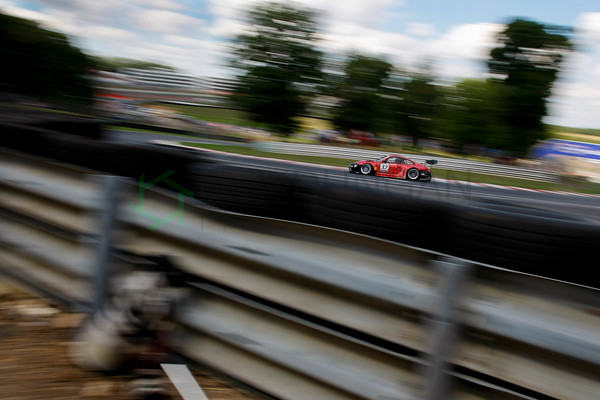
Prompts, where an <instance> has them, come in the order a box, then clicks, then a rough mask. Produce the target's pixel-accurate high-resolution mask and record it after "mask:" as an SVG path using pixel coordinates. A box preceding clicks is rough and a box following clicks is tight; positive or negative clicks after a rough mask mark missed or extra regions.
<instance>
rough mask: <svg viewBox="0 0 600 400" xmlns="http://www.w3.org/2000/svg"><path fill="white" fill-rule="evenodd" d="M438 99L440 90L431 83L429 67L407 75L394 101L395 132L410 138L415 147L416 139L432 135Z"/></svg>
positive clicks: (431, 77)
mask: <svg viewBox="0 0 600 400" xmlns="http://www.w3.org/2000/svg"><path fill="white" fill-rule="evenodd" d="M439 98H440V90H439V89H438V87H437V86H436V85H435V84H434V83H433V75H432V74H431V71H430V68H429V67H422V70H421V72H419V73H416V74H408V75H407V76H406V77H405V83H404V86H403V89H402V91H401V92H400V95H399V96H398V99H397V100H395V101H394V102H395V110H396V115H395V120H396V131H398V132H402V133H403V134H405V135H407V136H411V137H412V138H413V145H415V146H416V145H417V141H418V139H424V138H427V137H430V136H431V135H433V131H434V121H435V118H436V114H437V113H438V108H439V107H438V102H439Z"/></svg>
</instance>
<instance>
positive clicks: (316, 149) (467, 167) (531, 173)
mask: <svg viewBox="0 0 600 400" xmlns="http://www.w3.org/2000/svg"><path fill="white" fill-rule="evenodd" d="M256 148H257V149H259V150H263V151H269V152H273V153H284V154H300V155H310V156H321V157H332V158H349V159H356V160H359V159H362V160H365V159H375V158H378V157H381V156H384V155H386V154H389V152H382V151H378V150H365V149H353V148H347V147H336V146H323V145H315V144H300V143H283V142H256ZM400 155H403V156H405V157H408V158H411V159H414V160H415V161H423V162H424V160H425V159H430V158H435V159H436V160H437V161H438V163H437V164H436V166H435V168H440V169H447V170H452V171H466V172H474V173H481V174H491V175H499V176H508V177H513V178H520V179H530V180H537V181H545V182H555V181H557V180H558V177H557V175H556V174H555V173H554V172H550V171H543V170H538V169H532V168H523V167H516V166H511V165H499V164H490V163H485V162H481V161H472V160H464V159H460V158H447V157H438V156H415V155H414V154H400Z"/></svg>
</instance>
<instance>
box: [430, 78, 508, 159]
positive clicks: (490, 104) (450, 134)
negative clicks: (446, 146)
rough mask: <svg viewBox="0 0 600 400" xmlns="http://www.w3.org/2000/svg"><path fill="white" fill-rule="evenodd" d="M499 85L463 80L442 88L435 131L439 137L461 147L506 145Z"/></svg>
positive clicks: (475, 80) (477, 80)
mask: <svg viewBox="0 0 600 400" xmlns="http://www.w3.org/2000/svg"><path fill="white" fill-rule="evenodd" d="M502 89H503V88H502V84H501V83H500V82H497V81H494V80H480V79H465V80H463V81H461V82H459V83H457V84H456V86H453V87H450V88H446V89H445V90H444V91H443V94H442V97H441V100H440V110H441V111H440V112H439V114H438V118H437V121H436V129H437V132H438V133H439V135H440V136H441V137H444V138H446V139H448V140H450V141H452V142H453V143H455V144H457V145H460V146H465V145H475V146H483V147H490V148H505V147H507V146H509V144H510V143H509V139H510V138H509V137H508V135H507V129H506V124H505V123H503V122H502V121H501V120H500V116H501V115H503V112H502V110H501V109H500V108H499V107H501V106H502V104H501V103H500V102H499V99H500V98H501V95H500V94H501V90H502Z"/></svg>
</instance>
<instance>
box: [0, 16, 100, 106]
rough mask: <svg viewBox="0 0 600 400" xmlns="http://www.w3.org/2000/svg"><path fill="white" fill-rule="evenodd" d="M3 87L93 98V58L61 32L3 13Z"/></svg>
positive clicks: (44, 95)
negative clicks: (91, 76) (91, 74)
mask: <svg viewBox="0 0 600 400" xmlns="http://www.w3.org/2000/svg"><path fill="white" fill-rule="evenodd" d="M0 54H2V62H1V63H0V91H1V92H4V93H11V94H19V95H25V96H32V97H36V98H40V99H43V100H49V101H57V102H60V103H84V104H89V103H91V102H92V100H93V86H92V81H91V78H90V72H91V69H92V68H93V65H94V64H93V62H92V60H91V59H90V58H89V57H88V56H87V55H85V54H84V53H83V52H82V51H81V50H79V49H78V48H77V47H75V46H73V45H72V44H71V43H70V42H69V40H68V38H67V37H66V36H65V35H63V34H62V33H58V32H54V31H50V30H46V29H43V28H41V27H40V26H39V25H38V24H37V23H36V22H33V21H29V20H25V19H21V18H17V17H13V16H10V15H6V14H1V13H0Z"/></svg>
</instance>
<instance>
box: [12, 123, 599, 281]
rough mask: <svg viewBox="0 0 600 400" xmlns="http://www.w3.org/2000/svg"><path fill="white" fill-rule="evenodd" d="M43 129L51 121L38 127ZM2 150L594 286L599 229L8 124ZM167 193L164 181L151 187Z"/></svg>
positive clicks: (534, 213) (551, 216) (253, 211)
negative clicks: (168, 182)
mask: <svg viewBox="0 0 600 400" xmlns="http://www.w3.org/2000/svg"><path fill="white" fill-rule="evenodd" d="M47 126H53V125H51V124H50V125H47ZM2 128H3V132H4V134H3V135H2V143H0V144H2V145H4V146H7V147H10V148H14V149H17V150H20V151H27V152H30V153H33V154H36V155H41V156H44V157H49V158H53V159H56V160H59V161H61V162H64V163H69V164H75V165H80V166H84V167H86V168H89V169H93V170H99V171H104V172H107V173H110V174H114V175H120V176H127V177H130V178H133V179H136V180H137V179H140V178H145V179H146V181H148V180H151V179H153V178H155V177H157V176H160V175H161V174H163V173H165V172H166V171H174V172H175V173H174V174H173V176H172V177H170V179H172V181H174V182H176V183H177V184H179V185H180V186H181V187H184V188H186V189H188V190H191V191H192V192H193V193H194V197H195V198H196V199H199V200H201V201H203V202H206V203H208V204H210V205H212V206H214V207H217V208H221V209H224V210H227V211H233V212H237V213H243V214H249V215H255V216H261V217H269V218H277V219H285V220H291V221H296V222H304V223H309V224H313V225H319V226H325V227H330V228H335V229H341V230H346V231H350V232H356V233H361V234H364V235H369V236H373V237H377V238H382V239H386V240H390V241H394V242H398V243H403V244H407V245H410V246H416V247H421V248H424V249H428V250H433V251H439V252H443V253H446V254H450V255H453V256H457V257H461V258H465V259H468V260H471V261H475V262H481V263H486V264H490V265H493V266H496V267H502V268H508V269H511V270H516V271H521V272H525V273H529V274H534V275H540V276H545V277H549V278H554V279H559V280H565V281H568V282H572V283H578V284H582V285H589V286H593V287H600V279H599V278H598V277H597V275H596V274H595V271H594V268H591V267H589V260H593V259H594V257H595V254H596V251H597V247H598V244H600V226H599V225H598V224H595V223H593V222H590V221H585V220H583V219H579V218H575V217H571V216H568V215H561V214H559V213H554V212H549V211H543V210H537V209H531V208H523V207H514V206H512V205H509V204H502V203H498V202H479V203H472V204H470V205H458V204H451V203H448V202H443V201H439V200H433V201H432V200H425V199H423V198H420V197H417V196H411V195H408V194H402V193H398V192H392V191H387V190H378V189H376V188H373V187H371V186H366V185H361V184H360V183H359V182H356V181H354V180H353V181H351V182H350V181H348V182H337V181H333V180H328V179H323V178H312V177H306V176H300V175H296V174H294V173H291V172H290V173H287V172H276V171H268V170H261V169H257V168H251V167H244V166H236V165H227V164H223V163H214V162H207V161H208V160H207V159H202V157H201V156H199V155H198V153H197V152H193V151H184V150H181V149H171V148H164V147H161V146H157V145H146V144H131V143H113V142H107V141H103V140H94V139H92V138H90V137H86V136H77V135H70V134H65V133H58V132H55V131H52V130H49V129H45V128H40V127H31V126H26V125H22V124H16V123H4V124H3V125H2ZM159 186H163V187H165V188H167V189H169V188H170V187H169V186H168V185H163V184H162V183H159Z"/></svg>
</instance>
